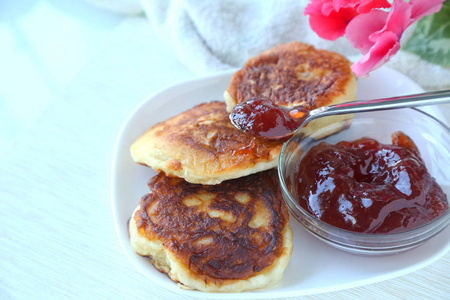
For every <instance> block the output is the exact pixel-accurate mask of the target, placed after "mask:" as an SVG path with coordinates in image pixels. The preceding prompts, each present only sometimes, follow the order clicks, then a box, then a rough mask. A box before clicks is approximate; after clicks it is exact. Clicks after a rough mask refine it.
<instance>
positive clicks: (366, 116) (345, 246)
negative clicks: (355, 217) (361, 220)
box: [278, 109, 450, 255]
mask: <svg viewBox="0 0 450 300" xmlns="http://www.w3.org/2000/svg"><path fill="white" fill-rule="evenodd" d="M328 118H333V117H328ZM339 119H340V120H339ZM308 126H309V124H308ZM308 126H306V128H307V127H308ZM396 131H402V132H403V133H405V134H406V135H408V136H409V137H410V138H411V139H412V140H413V141H414V143H415V144H416V145H417V147H418V149H419V152H420V155H421V157H422V159H423V160H424V161H425V164H426V167H427V169H428V172H429V173H430V174H431V176H433V177H434V178H435V179H436V181H437V183H438V184H439V185H440V186H441V188H442V189H443V191H444V193H445V194H446V195H447V201H449V200H448V196H449V195H450V129H449V127H447V126H446V125H445V124H443V123H442V122H440V121H439V120H437V119H435V118H434V117H432V116H430V115H428V114H426V113H424V112H422V111H420V110H418V109H402V110H389V111H380V112H370V113H357V114H354V115H351V116H350V115H347V118H344V119H342V117H341V118H338V119H337V121H336V120H335V121H333V122H329V123H328V125H323V126H314V130H313V131H311V130H309V131H308V130H306V131H305V132H302V131H299V132H297V133H296V134H295V135H294V136H293V137H292V138H291V139H290V140H289V141H287V142H286V143H285V144H284V145H283V148H282V151H281V155H280V158H279V164H278V174H279V178H280V183H281V187H282V192H283V198H284V200H285V202H286V204H287V206H288V208H289V211H290V213H291V215H292V216H293V217H294V218H295V219H296V220H297V221H298V222H299V223H300V224H301V225H302V226H303V227H304V228H305V229H306V230H307V231H309V232H310V233H311V234H313V235H314V236H316V237H317V238H319V239H321V240H322V241H324V242H326V243H328V244H330V245H332V246H334V247H336V248H339V249H341V250H345V251H347V252H351V253H356V254H363V255H385V254H394V253H399V252H402V251H406V250H409V249H412V248H414V247H417V246H419V245H421V244H423V243H424V242H426V241H427V240H428V239H430V238H432V237H434V236H435V235H437V234H438V233H439V232H440V231H442V230H443V229H444V228H445V227H446V226H447V225H448V224H449V223H450V209H447V210H446V211H445V212H444V213H443V214H441V215H440V216H439V217H437V218H435V219H433V220H432V221H430V222H429V223H426V224H425V225H422V226H421V227H417V228H414V229H411V230H407V231H403V232H399V233H358V232H353V231H349V230H344V229H341V228H338V227H335V226H333V225H330V224H327V223H325V222H323V221H321V220H319V219H318V218H316V217H315V216H314V215H312V214H311V213H309V212H308V211H307V210H305V209H304V208H303V207H302V206H301V205H300V204H299V202H298V200H297V199H296V197H297V196H296V192H295V191H296V190H297V187H296V185H297V184H296V180H295V176H294V173H295V168H296V164H297V163H298V162H299V161H300V160H301V159H302V158H303V156H304V154H305V153H306V152H307V151H308V150H309V149H310V148H311V147H313V146H315V145H317V144H318V143H320V142H322V141H325V142H327V143H329V144H336V143H337V142H340V141H353V140H357V139H359V138H362V137H369V138H373V139H375V140H377V141H378V142H380V143H383V144H392V140H391V134H392V133H394V132H396Z"/></svg>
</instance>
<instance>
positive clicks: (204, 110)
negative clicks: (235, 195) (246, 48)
mask: <svg viewBox="0 0 450 300" xmlns="http://www.w3.org/2000/svg"><path fill="white" fill-rule="evenodd" d="M281 146H282V144H281V143H279V142H266V141H263V140H258V139H255V138H253V137H251V136H248V135H246V134H243V133H241V132H240V131H238V130H237V129H236V128H234V127H233V125H232V124H231V122H230V120H229V116H228V113H227V112H226V109H225V103H224V102H223V101H213V102H209V103H203V104H199V105H197V106H195V107H193V108H192V109H189V110H187V111H185V112H183V113H181V114H179V115H177V116H174V117H172V118H170V119H168V120H166V121H164V122H161V123H158V124H156V125H154V126H153V127H151V128H150V129H149V130H148V131H147V132H145V133H144V134H143V135H142V136H141V137H139V138H138V139H137V140H136V141H135V142H134V143H133V145H132V146H131V156H132V157H133V159H134V161H136V162H138V163H140V164H143V165H147V166H149V167H152V168H153V169H155V170H157V171H159V170H161V171H163V172H165V173H166V174H168V175H173V176H177V177H181V178H184V179H185V180H186V181H188V182H191V183H201V184H218V183H220V182H222V181H224V180H228V179H233V178H238V177H242V176H246V175H249V174H253V173H256V172H260V171H263V170H267V169H271V168H274V167H276V165H277V158H278V155H279V153H280V150H281Z"/></svg>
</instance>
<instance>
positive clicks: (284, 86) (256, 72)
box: [225, 42, 356, 111]
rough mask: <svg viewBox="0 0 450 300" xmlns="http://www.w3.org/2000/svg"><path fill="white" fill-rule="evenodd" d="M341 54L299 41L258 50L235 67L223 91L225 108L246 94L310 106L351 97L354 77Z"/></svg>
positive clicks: (345, 99) (352, 96)
mask: <svg viewBox="0 0 450 300" xmlns="http://www.w3.org/2000/svg"><path fill="white" fill-rule="evenodd" d="M350 66H351V63H350V62H349V61H348V60H347V59H346V58H345V57H344V56H342V55H340V54H337V53H335V52H331V51H326V50H317V49H315V48H314V47H313V46H311V45H308V44H303V43H300V42H290V43H287V44H282V45H279V46H276V47H274V48H272V49H269V50H267V51H264V52H262V53H261V54H259V55H258V56H255V57H253V58H251V59H249V60H248V61H247V63H246V64H245V65H244V67H243V68H242V69H240V70H239V71H237V72H236V73H235V74H234V75H233V77H232V79H231V82H230V85H229V87H228V88H227V90H226V92H225V100H226V102H227V105H228V106H227V110H228V111H231V108H232V107H233V106H234V105H235V104H236V103H239V102H242V101H245V100H246V99H248V98H250V97H255V96H266V97H268V98H270V99H271V100H272V101H273V102H275V103H276V104H278V105H282V106H285V107H291V106H296V105H303V106H304V107H305V108H306V109H308V110H311V109H314V108H317V107H320V106H324V105H330V104H333V103H339V102H345V101H351V100H354V98H355V92H356V89H355V87H356V79H355V76H354V75H353V74H352V71H351V69H350Z"/></svg>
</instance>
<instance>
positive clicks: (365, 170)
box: [295, 132, 448, 233]
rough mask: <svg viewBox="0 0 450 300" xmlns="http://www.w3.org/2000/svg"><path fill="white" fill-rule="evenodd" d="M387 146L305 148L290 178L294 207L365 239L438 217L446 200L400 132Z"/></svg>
mask: <svg viewBox="0 0 450 300" xmlns="http://www.w3.org/2000/svg"><path fill="white" fill-rule="evenodd" d="M392 143H393V144H392V145H385V144H380V143H378V142H377V141H375V140H373V139H370V138H362V139H359V140H356V141H353V142H340V143H338V144H336V145H330V144H327V143H325V142H322V143H320V144H318V145H316V146H314V147H313V148H311V150H309V151H308V152H307V153H306V154H305V156H304V158H303V159H302V160H301V162H299V163H298V166H297V168H296V173H295V176H296V180H297V182H298V190H297V192H298V198H299V203H300V205H301V206H302V207H303V208H304V209H306V210H307V211H309V212H310V213H311V214H312V215H314V216H315V217H317V218H318V219H320V220H322V221H324V222H326V223H328V224H331V225H334V226H336V227H339V228H342V229H346V230H350V231H354V232H365V233H387V232H390V233H394V232H402V231H406V230H409V229H413V228H416V227H419V226H421V225H424V224H426V223H428V222H430V221H431V220H433V219H434V218H436V217H438V216H439V215H441V214H443V213H444V212H445V211H446V210H447V209H448V201H447V196H446V195H445V194H444V192H443V191H442V188H441V187H440V186H439V185H438V184H437V183H436V181H435V179H434V178H433V177H431V175H430V174H429V173H428V171H427V169H426V167H425V164H424V161H423V160H422V158H421V157H420V155H419V152H418V150H417V148H416V146H415V144H414V143H413V142H412V141H411V139H410V138H409V137H408V136H406V135H405V134H403V133H402V132H397V133H394V134H393V135H392Z"/></svg>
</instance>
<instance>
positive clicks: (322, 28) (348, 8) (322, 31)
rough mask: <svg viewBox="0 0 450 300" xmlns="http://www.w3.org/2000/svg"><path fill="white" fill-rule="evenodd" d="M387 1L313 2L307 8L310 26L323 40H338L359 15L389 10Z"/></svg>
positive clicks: (306, 12)
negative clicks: (378, 9) (376, 9)
mask: <svg viewBox="0 0 450 300" xmlns="http://www.w3.org/2000/svg"><path fill="white" fill-rule="evenodd" d="M390 6H391V5H390V4H389V2H387V0H313V1H311V2H310V3H309V4H308V5H307V6H306V8H305V11H304V15H309V24H310V26H311V28H312V30H314V32H315V33H317V35H318V36H320V37H321V38H323V39H327V40H336V39H337V38H339V37H341V36H343V35H344V33H345V29H346V27H347V25H348V23H349V22H350V21H351V20H352V19H353V18H354V17H356V16H357V15H359V14H361V13H366V12H369V11H371V10H372V9H374V8H382V7H384V8H387V7H390Z"/></svg>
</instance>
